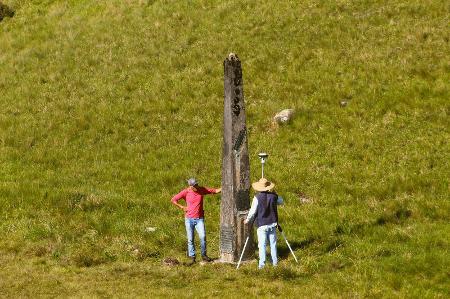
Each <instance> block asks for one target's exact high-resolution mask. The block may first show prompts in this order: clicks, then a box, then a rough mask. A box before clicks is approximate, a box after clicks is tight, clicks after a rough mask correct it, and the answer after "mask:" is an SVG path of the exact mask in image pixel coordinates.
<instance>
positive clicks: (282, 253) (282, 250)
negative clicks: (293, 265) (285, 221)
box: [277, 234, 316, 259]
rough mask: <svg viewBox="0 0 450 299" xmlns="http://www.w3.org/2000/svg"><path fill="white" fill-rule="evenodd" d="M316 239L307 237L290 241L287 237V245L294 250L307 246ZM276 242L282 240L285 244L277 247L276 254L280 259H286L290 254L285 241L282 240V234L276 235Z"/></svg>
mask: <svg viewBox="0 0 450 299" xmlns="http://www.w3.org/2000/svg"><path fill="white" fill-rule="evenodd" d="M315 241H316V239H315V238H307V239H305V240H303V241H300V242H297V241H295V240H294V241H292V240H289V239H288V242H289V245H290V246H291V248H292V250H293V251H294V252H295V251H296V250H297V249H306V248H307V247H309V246H310V245H311V244H313V243H314V242H315ZM277 242H282V243H283V244H284V245H285V246H282V247H278V250H277V252H278V256H279V258H280V259H286V258H288V257H289V255H291V251H290V250H289V248H288V247H287V244H286V241H285V240H284V238H283V236H281V234H280V235H279V237H278V241H277Z"/></svg>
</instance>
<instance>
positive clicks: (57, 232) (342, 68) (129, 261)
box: [0, 0, 450, 298]
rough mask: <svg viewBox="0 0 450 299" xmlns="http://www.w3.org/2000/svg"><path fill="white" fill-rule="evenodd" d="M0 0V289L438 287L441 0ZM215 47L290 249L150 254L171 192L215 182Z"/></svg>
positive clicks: (448, 131) (421, 292)
mask: <svg viewBox="0 0 450 299" xmlns="http://www.w3.org/2000/svg"><path fill="white" fill-rule="evenodd" d="M2 2H3V3H4V4H6V5H7V6H9V7H10V8H11V9H13V10H14V11H15V14H14V16H13V17H5V18H4V19H3V20H2V21H1V22H0V107H1V109H0V206H1V208H0V263H1V264H2V267H1V269H0V297H31V296H33V297H34V296H36V295H37V296H63V297H66V296H75V297H81V296H88V297H92V296H98V297H109V296H118V297H128V296H133V297H149V296H150V295H151V296H157V297H163V296H175V295H176V296H181V297H190V296H193V295H196V296H199V297H212V296H218V297H236V296H241V295H242V296H251V297H253V296H263V297H278V296H280V297H299V296H300V297H416V298H422V297H426V298H445V297H448V296H449V295H450V294H449V293H450V288H449V285H448V281H449V279H450V272H449V270H448V269H450V252H449V250H450V244H449V235H450V225H449V220H450V212H449V211H450V204H449V195H450V192H449V178H450V171H449V169H450V165H449V164H450V163H449V160H450V159H449V156H450V154H449V153H450V145H449V140H450V121H449V117H448V114H449V111H450V101H449V99H450V84H449V82H450V59H449V58H450V57H449V53H450V46H449V37H450V36H449V27H448V25H449V13H450V6H449V4H448V3H447V1H439V0H435V1H431V0H428V1H418V0H412V1H400V0H393V1H381V0H376V1H345V0H341V1H207V0H204V1H189V3H188V2H187V1H151V0H148V1H145V0H135V1H133V0H127V1H116V0H113V1H92V0H84V1H82V0H79V1H75V0H72V1H51V0H35V1H25V0H2ZM261 2H264V3H261ZM230 52H235V53H237V54H238V55H239V57H240V59H241V60H242V65H243V74H244V95H245V101H246V109H247V125H248V128H249V152H250V155H251V173H252V177H251V180H252V181H253V180H256V179H258V176H259V174H260V164H259V160H258V158H257V156H256V154H257V153H258V152H260V151H267V152H268V153H269V154H270V157H269V161H268V163H267V165H266V168H265V173H266V175H267V176H268V177H269V178H272V179H273V180H274V181H275V182H276V184H277V191H278V192H279V193H280V194H282V195H284V197H285V199H286V204H285V205H284V207H283V208H282V209H280V219H281V222H282V223H283V224H284V229H285V231H286V234H287V237H288V239H289V240H290V241H291V242H292V245H293V247H294V249H295V252H296V254H297V256H298V257H299V258H300V264H295V263H294V260H293V259H292V258H291V257H290V256H289V254H288V253H289V252H288V250H287V248H286V246H285V245H284V244H283V242H282V241H283V240H282V239H280V242H279V250H280V255H281V263H280V266H279V267H278V268H276V269H266V270H264V271H259V272H258V271H257V270H256V264H249V265H244V266H243V268H241V269H240V270H239V271H236V270H234V268H233V267H232V266H231V265H205V266H199V265H196V266H194V267H191V268H186V267H182V266H179V267H173V268H168V267H165V266H163V265H162V264H161V261H162V259H164V258H165V257H169V256H171V257H176V258H178V259H180V260H182V259H183V258H184V254H185V247H186V244H185V243H186V240H185V232H184V224H183V215H182V214H181V213H180V211H179V210H177V209H175V208H173V207H172V205H171V204H170V198H171V196H172V195H173V194H175V193H177V192H178V191H179V190H181V189H182V188H183V187H184V186H185V179H186V178H188V177H190V176H196V177H197V178H198V179H199V180H200V182H201V183H202V184H204V185H207V186H211V187H215V186H219V185H220V182H221V153H222V152H221V143H222V111H223V66H222V62H223V60H224V58H225V57H226V56H227V55H228V53H230ZM341 101H346V102H347V103H348V105H347V106H346V107H341V106H340V105H339V103H340V102H341ZM284 108H295V109H296V116H295V118H294V120H293V121H292V122H291V123H290V124H289V125H286V126H282V127H279V128H276V127H273V126H272V125H271V118H272V117H273V115H274V114H275V113H276V112H278V111H279V110H281V109H284ZM301 194H306V196H307V197H308V198H309V199H310V201H309V202H308V203H302V201H301V200H300V197H301ZM219 201H220V196H211V197H209V198H206V203H205V208H206V210H207V238H208V242H209V243H208V249H209V253H210V255H211V256H213V257H217V256H218V254H219V253H218V248H219V237H218V235H219V234H218V233H219V213H220V210H219V207H220V202H219ZM147 227H157V230H156V231H155V232H147V231H146V228H147Z"/></svg>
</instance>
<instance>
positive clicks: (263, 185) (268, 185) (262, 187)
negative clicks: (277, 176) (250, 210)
mask: <svg viewBox="0 0 450 299" xmlns="http://www.w3.org/2000/svg"><path fill="white" fill-rule="evenodd" d="M252 187H253V189H255V190H256V191H259V192H263V191H270V190H272V189H273V187H275V184H274V183H272V182H269V181H268V180H266V179H265V178H261V179H260V180H259V181H257V182H255V183H253V184H252Z"/></svg>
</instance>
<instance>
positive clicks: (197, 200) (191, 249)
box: [172, 178, 221, 265]
mask: <svg viewBox="0 0 450 299" xmlns="http://www.w3.org/2000/svg"><path fill="white" fill-rule="evenodd" d="M188 185H189V187H187V188H186V189H184V190H182V191H181V192H180V193H178V194H177V195H175V196H174V197H173V198H172V203H173V204H174V205H176V206H178V207H179V208H180V209H182V210H183V211H184V212H185V218H184V223H185V225H186V234H187V240H188V256H189V258H190V259H191V260H190V262H189V263H188V264H189V265H192V264H194V263H195V246H194V228H195V230H196V231H197V233H198V237H199V238H200V247H201V254H202V259H203V261H206V262H210V261H212V260H211V258H209V257H208V256H207V255H206V233H205V221H204V213H205V212H204V210H203V196H204V195H207V194H217V193H219V192H220V191H221V188H218V189H213V188H205V187H201V186H199V185H198V183H197V181H196V180H195V179H194V178H190V179H189V180H188ZM181 199H184V200H185V201H186V206H183V205H180V204H179V203H178V201H179V200H181Z"/></svg>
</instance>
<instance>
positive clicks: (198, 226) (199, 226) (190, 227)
mask: <svg viewBox="0 0 450 299" xmlns="http://www.w3.org/2000/svg"><path fill="white" fill-rule="evenodd" d="M184 223H185V224H186V234H187V240H188V256H190V257H195V244H194V228H195V230H196V231H197V234H198V237H199V238H200V249H201V251H202V256H204V255H206V233H205V221H204V219H203V218H184Z"/></svg>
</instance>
